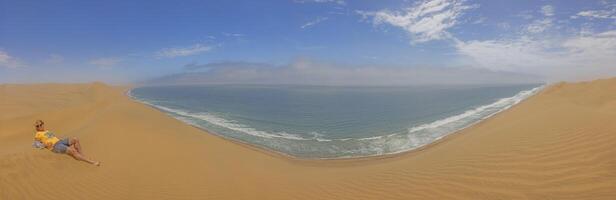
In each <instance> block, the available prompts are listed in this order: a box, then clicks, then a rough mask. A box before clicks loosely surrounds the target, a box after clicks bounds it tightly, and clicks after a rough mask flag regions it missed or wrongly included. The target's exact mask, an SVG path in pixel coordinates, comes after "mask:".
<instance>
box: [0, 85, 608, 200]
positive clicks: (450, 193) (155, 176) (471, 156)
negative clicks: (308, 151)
mask: <svg viewBox="0 0 616 200" xmlns="http://www.w3.org/2000/svg"><path fill="white" fill-rule="evenodd" d="M125 90H126V88H125V87H110V86H107V85H104V84H100V83H95V84H37V85H0V199H2V200H4V199H7V200H9V199H10V200H12V199H65V200H66V199H616V79H608V80H598V81H592V82H584V83H561V84H556V85H552V86H550V87H548V88H547V89H545V90H544V91H542V92H540V93H539V94H537V95H535V96H533V97H531V98H529V99H528V100H526V101H524V102H522V103H520V104H518V105H517V106H515V107H513V108H511V109H509V110H507V111H505V112H502V113H500V114H498V115H496V116H494V117H492V118H490V119H488V120H485V121H484V122H481V123H479V124H477V125H475V126H472V127H470V128H467V129H465V130H463V131H461V132H459V133H456V134H454V135H452V136H450V137H447V138H446V139H443V140H440V141H439V142H437V143H435V144H432V145H429V146H428V147H427V148H422V149H421V150H417V151H413V152H410V153H404V154H399V155H396V156H390V157H380V158H371V159H361V160H337V161H305V160H294V159H290V158H285V157H282V156H278V155H275V154H271V153H266V152H264V151H261V150H257V149H255V148H247V145H242V144H237V143H234V142H230V141H228V140H225V139H222V138H220V137H217V136H214V135H211V134H207V133H204V132H203V131H201V130H199V129H197V128H195V127H192V126H189V125H187V124H184V123H182V122H180V121H177V120H175V119H173V118H171V117H169V116H167V115H165V114H163V113H161V112H158V111H157V110H155V109H153V108H150V107H148V106H146V105H143V104H140V103H137V102H134V101H131V100H130V99H129V98H128V97H126V96H125V95H124V91H125ZM36 119H43V120H45V122H46V128H48V129H50V130H52V131H54V132H55V133H56V134H57V135H61V136H76V137H79V138H80V139H81V142H82V146H83V148H84V150H85V154H86V155H87V156H90V157H92V158H94V159H97V160H100V161H101V162H102V166H101V167H95V166H92V165H89V164H87V163H85V162H78V161H75V160H73V159H72V158H70V157H69V156H65V155H58V154H55V153H52V152H50V151H49V150H38V149H34V148H32V147H31V146H30V145H31V143H32V139H33V135H34V130H33V123H34V121H35V120H36Z"/></svg>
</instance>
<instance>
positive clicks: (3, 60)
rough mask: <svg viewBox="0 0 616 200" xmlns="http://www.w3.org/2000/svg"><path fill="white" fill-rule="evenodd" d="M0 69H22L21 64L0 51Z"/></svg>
mask: <svg viewBox="0 0 616 200" xmlns="http://www.w3.org/2000/svg"><path fill="white" fill-rule="evenodd" d="M0 67H6V68H19V67H23V64H22V63H21V62H19V61H18V60H17V59H16V58H15V57H13V56H11V55H9V54H8V53H7V52H5V51H3V50H0Z"/></svg>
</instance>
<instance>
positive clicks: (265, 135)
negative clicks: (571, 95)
mask: <svg viewBox="0 0 616 200" xmlns="http://www.w3.org/2000/svg"><path fill="white" fill-rule="evenodd" d="M542 88H543V86H539V87H536V88H533V89H530V90H526V91H521V92H519V93H517V94H516V95H514V96H512V97H507V98H502V99H499V100H497V101H495V102H494V103H491V104H487V105H482V106H479V107H476V108H473V109H471V110H467V111H465V112H463V113H461V114H458V115H454V116H450V117H447V118H444V119H440V120H436V121H434V122H431V123H427V124H422V125H419V126H414V127H410V128H409V129H408V130H407V131H406V132H403V133H394V134H389V135H383V136H374V137H366V138H342V139H330V138H325V137H324V136H323V135H322V134H320V133H318V132H312V133H310V135H311V136H312V137H302V136H300V135H296V134H291V133H286V132H267V131H262V130H257V129H255V128H252V127H250V126H247V125H243V124H241V123H239V122H237V121H234V120H228V119H225V118H222V117H219V116H218V115H216V114H212V113H204V112H200V113H195V112H189V111H184V110H180V109H173V108H169V107H165V106H162V105H158V104H156V103H150V102H148V101H145V100H141V99H139V98H136V97H135V96H133V95H132V93H131V91H128V92H127V95H128V96H130V97H131V98H133V99H135V100H137V101H139V102H142V103H144V104H147V105H150V106H152V107H155V108H158V109H160V110H162V111H165V112H167V113H170V114H172V115H175V116H174V117H176V118H178V119H180V120H182V121H184V122H187V123H189V124H192V125H195V126H199V127H202V126H201V125H200V123H199V122H198V121H195V120H203V121H205V122H207V123H209V124H212V125H215V126H219V127H222V128H224V129H228V130H233V131H236V132H240V133H242V134H246V136H254V137H256V138H260V142H262V143H260V144H262V145H264V146H266V147H268V148H273V149H274V150H278V151H287V152H282V153H284V154H291V155H304V154H308V152H302V151H313V152H312V153H316V154H319V155H318V156H317V157H318V158H343V157H345V158H346V157H358V156H374V155H384V154H394V153H400V152H405V151H409V150H412V149H416V148H419V147H421V146H424V145H426V144H429V143H432V142H434V141H436V140H439V139H441V138H443V137H444V136H446V135H448V134H450V133H453V132H456V131H458V130H461V129H463V128H466V127H468V126H471V125H473V124H475V123H478V122H480V121H482V120H483V119H486V118H488V117H490V116H493V115H495V114H497V113H499V112H501V111H504V110H506V109H508V108H510V107H511V106H513V105H516V104H518V103H519V102H521V101H522V100H524V99H526V98H528V97H530V96H532V95H533V94H535V93H537V92H538V91H540V90H541V89H542ZM202 128H205V127H202ZM222 136H225V135H224V134H222ZM263 141H267V142H263ZM327 153H330V154H331V155H324V154H327Z"/></svg>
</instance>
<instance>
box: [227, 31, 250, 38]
mask: <svg viewBox="0 0 616 200" xmlns="http://www.w3.org/2000/svg"><path fill="white" fill-rule="evenodd" d="M222 34H223V35H224V36H227V37H244V36H246V35H244V34H241V33H227V32H222Z"/></svg>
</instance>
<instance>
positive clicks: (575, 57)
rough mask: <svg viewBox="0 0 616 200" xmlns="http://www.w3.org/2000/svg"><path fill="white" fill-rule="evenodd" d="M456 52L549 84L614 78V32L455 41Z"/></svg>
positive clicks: (484, 63) (615, 35) (489, 65)
mask: <svg viewBox="0 0 616 200" xmlns="http://www.w3.org/2000/svg"><path fill="white" fill-rule="evenodd" d="M456 48H457V50H458V52H459V53H460V54H461V55H464V56H468V57H470V58H472V59H473V60H474V61H475V63H477V64H478V65H479V66H481V67H484V68H488V69H492V70H503V71H516V72H523V73H532V74H541V75H544V76H546V77H547V78H548V79H550V80H553V81H556V80H581V79H591V78H597V77H609V76H616V65H614V63H616V56H614V55H616V31H606V32H602V33H591V34H579V35H573V36H567V37H562V38H553V39H547V38H533V37H529V36H521V37H520V38H517V39H501V40H485V41H477V40H473V41H467V42H463V41H459V42H458V43H457V45H456Z"/></svg>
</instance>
